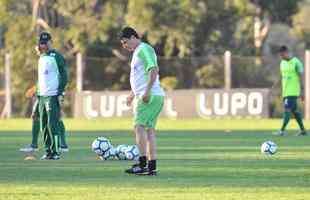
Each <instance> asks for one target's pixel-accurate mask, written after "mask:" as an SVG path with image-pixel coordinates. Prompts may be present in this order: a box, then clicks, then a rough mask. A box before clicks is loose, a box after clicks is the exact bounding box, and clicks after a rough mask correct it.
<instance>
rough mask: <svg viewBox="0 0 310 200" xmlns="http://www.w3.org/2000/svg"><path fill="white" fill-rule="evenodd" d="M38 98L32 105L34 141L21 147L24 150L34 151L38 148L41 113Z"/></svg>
mask: <svg viewBox="0 0 310 200" xmlns="http://www.w3.org/2000/svg"><path fill="white" fill-rule="evenodd" d="M38 104H39V103H38V100H36V101H35V102H34V104H33V107H32V114H31V117H32V130H31V133H32V134H31V135H32V139H31V140H32V141H31V144H30V145H27V146H26V147H24V148H21V149H20V151H22V152H33V151H37V150H38V138H39V133H40V115H39V105H38Z"/></svg>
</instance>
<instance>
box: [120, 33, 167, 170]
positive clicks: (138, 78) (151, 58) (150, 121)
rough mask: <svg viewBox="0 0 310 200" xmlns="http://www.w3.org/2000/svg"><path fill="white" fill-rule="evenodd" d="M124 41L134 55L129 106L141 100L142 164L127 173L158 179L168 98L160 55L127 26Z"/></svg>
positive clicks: (138, 120)
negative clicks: (159, 130)
mask: <svg viewBox="0 0 310 200" xmlns="http://www.w3.org/2000/svg"><path fill="white" fill-rule="evenodd" d="M120 41H121V44H122V46H123V48H125V49H126V50H128V51H130V52H132V53H133V55H132V60H131V68H130V86H131V93H130V95H129V96H128V98H127V105H128V106H131V105H132V102H133V100H134V98H137V99H138V105H137V108H136V112H135V116H134V132H135V137H136V143H137V145H138V147H139V151H140V156H139V162H138V163H137V164H134V165H133V166H132V167H131V168H129V169H127V170H125V172H126V173H128V174H140V175H150V176H155V175H157V171H156V160H157V154H156V141H155V138H156V136H155V127H156V122H157V118H158V116H159V114H160V112H161V110H162V108H163V105H164V96H165V92H164V90H163V89H162V88H161V86H160V82H159V75H158V72H159V67H158V64H157V56H156V53H155V51H154V49H153V48H152V47H151V46H150V45H149V44H147V43H144V42H142V41H141V40H140V37H139V35H138V34H137V32H136V31H135V30H134V29H133V28H131V27H125V28H124V29H123V30H122V31H121V33H120ZM147 160H148V162H147Z"/></svg>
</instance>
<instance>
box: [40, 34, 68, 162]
mask: <svg viewBox="0 0 310 200" xmlns="http://www.w3.org/2000/svg"><path fill="white" fill-rule="evenodd" d="M38 47H39V51H40V53H41V54H40V58H39V63H38V84H37V97H38V108H37V109H38V112H39V120H40V130H41V132H42V133H43V134H44V143H45V150H46V154H45V155H43V156H42V158H41V159H42V160H58V159H60V151H59V146H60V142H59V136H60V133H61V129H60V123H59V122H60V117H61V109H60V108H61V106H62V105H63V100H64V91H65V87H66V85H67V82H68V75H67V66H66V62H65V59H64V57H63V56H62V55H61V54H60V53H58V52H57V51H56V50H54V49H53V48H52V37H51V35H50V34H49V33H47V32H43V33H41V34H40V37H39V45H38Z"/></svg>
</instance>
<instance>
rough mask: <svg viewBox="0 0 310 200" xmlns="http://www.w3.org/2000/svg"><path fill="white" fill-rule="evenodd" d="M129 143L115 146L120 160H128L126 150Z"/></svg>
mask: <svg viewBox="0 0 310 200" xmlns="http://www.w3.org/2000/svg"><path fill="white" fill-rule="evenodd" d="M127 148H128V145H126V144H121V145H118V146H117V147H116V148H115V155H116V157H117V158H118V159H119V160H126V150H127Z"/></svg>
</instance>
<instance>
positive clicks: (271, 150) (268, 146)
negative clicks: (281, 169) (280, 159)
mask: <svg viewBox="0 0 310 200" xmlns="http://www.w3.org/2000/svg"><path fill="white" fill-rule="evenodd" d="M277 149H278V146H277V145H276V143H274V142H272V141H266V142H264V143H263V144H262V146H261V148H260V150H261V152H262V153H264V154H267V155H273V154H275V153H276V152H277Z"/></svg>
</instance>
